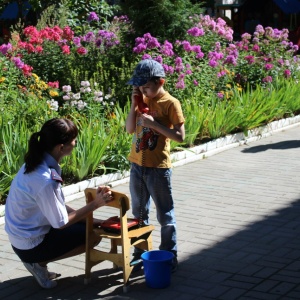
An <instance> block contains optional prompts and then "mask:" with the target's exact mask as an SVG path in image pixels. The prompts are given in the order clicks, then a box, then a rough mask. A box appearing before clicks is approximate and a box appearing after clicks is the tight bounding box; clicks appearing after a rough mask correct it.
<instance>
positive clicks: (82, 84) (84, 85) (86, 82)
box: [80, 81, 90, 87]
mask: <svg viewBox="0 0 300 300" xmlns="http://www.w3.org/2000/svg"><path fill="white" fill-rule="evenodd" d="M80 85H81V86H83V87H88V86H90V83H89V82H88V81H81V83H80Z"/></svg>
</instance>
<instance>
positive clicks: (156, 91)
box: [126, 59, 185, 271]
mask: <svg viewBox="0 0 300 300" xmlns="http://www.w3.org/2000/svg"><path fill="white" fill-rule="evenodd" d="M164 78H165V72H164V69H163V66H162V65H161V64H160V63H158V62H157V61H155V60H152V59H145V60H142V61H141V62H139V64H138V65H137V66H136V68H135V70H134V73H133V76H132V78H131V79H130V80H129V81H128V83H127V84H130V85H133V90H132V96H131V100H132V103H131V108H130V112H129V114H128V116H127V119H126V131H127V132H128V133H130V134H134V136H133V143H132V147H131V151H130V154H129V157H128V159H129V160H130V162H131V170H130V184H129V188H130V194H131V202H132V213H133V215H134V216H135V217H136V218H140V219H141V221H143V222H144V223H145V224H148V222H149V208H150V197H151V198H152V199H153V201H154V203H155V206H156V210H157V220H158V222H159V223H160V225H161V244H160V246H159V249H160V250H167V251H171V252H172V253H173V254H174V259H173V266H172V270H173V271H175V270H176V269H177V239H176V221H175V214H174V201H173V197H172V187H171V174H172V169H171V158H170V140H174V141H176V142H179V143H182V142H183V140H184V138H185V129H184V117H183V113H182V109H181V105H180V102H179V101H178V100H177V99H175V98H174V97H172V96H171V95H170V94H169V93H168V92H167V91H165V90H164V83H165V79H164ZM139 98H140V99H141V100H140V101H144V103H145V104H146V105H147V106H148V107H147V108H146V109H145V110H144V112H141V111H139V108H138V107H140V109H141V106H138V104H139V103H138V102H139V100H138V99H139ZM145 104H144V106H145ZM141 254H142V252H141V250H139V249H137V248H136V249H135V252H134V254H133V255H134V258H133V260H132V262H131V263H132V265H134V264H137V263H138V262H140V256H141Z"/></svg>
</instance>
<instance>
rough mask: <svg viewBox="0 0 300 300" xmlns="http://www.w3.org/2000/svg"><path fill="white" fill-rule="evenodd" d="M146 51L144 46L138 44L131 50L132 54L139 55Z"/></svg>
mask: <svg viewBox="0 0 300 300" xmlns="http://www.w3.org/2000/svg"><path fill="white" fill-rule="evenodd" d="M146 49H147V46H146V45H145V44H139V45H137V46H136V47H134V48H133V52H134V53H141V52H143V51H145V50H146Z"/></svg>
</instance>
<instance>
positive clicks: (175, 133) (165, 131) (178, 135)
mask: <svg viewBox="0 0 300 300" xmlns="http://www.w3.org/2000/svg"><path fill="white" fill-rule="evenodd" d="M139 122H140V124H141V125H142V126H145V127H149V128H152V129H154V130H155V131H157V132H159V133H160V134H162V135H164V136H165V137H167V138H169V139H171V140H174V141H175V142H178V143H182V142H183V141H184V138H185V128H184V123H179V124H176V125H174V127H173V128H168V127H166V126H164V125H162V124H160V123H158V122H157V121H155V120H154V118H153V117H152V116H150V115H147V114H142V115H141V116H140V118H139Z"/></svg>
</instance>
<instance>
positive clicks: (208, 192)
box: [0, 127, 300, 300]
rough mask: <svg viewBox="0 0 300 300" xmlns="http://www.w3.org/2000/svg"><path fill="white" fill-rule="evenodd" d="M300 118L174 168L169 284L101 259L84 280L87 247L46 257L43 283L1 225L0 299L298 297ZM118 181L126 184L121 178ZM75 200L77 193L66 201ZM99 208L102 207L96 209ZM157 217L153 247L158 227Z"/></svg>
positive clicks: (77, 202) (76, 204) (125, 189)
mask: <svg viewBox="0 0 300 300" xmlns="http://www.w3.org/2000/svg"><path fill="white" fill-rule="evenodd" d="M299 148H300V127H293V128H290V129H287V130H285V131H282V132H279V133H275V134H273V135H272V136H269V137H267V138H264V139H261V140H258V141H255V142H251V143H250V144H249V145H243V146H240V147H236V148H232V149H229V150H227V151H224V152H222V153H219V154H217V155H214V156H211V157H209V158H207V159H204V160H199V161H196V162H193V163H189V164H186V165H183V166H180V167H176V168H174V173H173V192H174V196H175V199H176V214H177V223H178V243H179V269H178V271H177V272H176V273H174V274H172V278H171V285H170V286H169V287H168V288H166V289H151V288H148V287H147V286H146V284H145V279H144V275H143V271H140V272H137V273H134V274H132V276H131V289H130V292H129V293H126V294H123V292H122V276H121V275H122V273H121V272H120V271H117V272H115V271H114V270H113V269H112V265H111V264H110V263H108V262H105V263H103V265H101V264H100V265H98V266H96V267H94V268H93V269H92V270H93V279H92V282H91V283H90V284H89V285H87V286H86V285H84V283H83V281H84V280H83V279H84V256H83V255H81V256H77V257H74V258H70V259H65V260H61V261H59V262H55V263H51V264H49V268H50V270H52V271H56V272H58V273H61V274H62V276H61V277H60V278H59V279H58V280H57V281H58V286H57V287H56V288H55V289H52V290H43V289H41V288H40V287H39V286H38V285H37V283H36V282H35V280H34V279H33V277H32V276H31V275H30V274H29V273H28V272H27V271H26V270H25V268H24V267H23V265H22V264H21V263H20V261H19V260H18V258H17V256H16V255H15V254H14V253H13V251H12V249H11V247H10V245H9V243H8V240H7V237H6V234H5V232H4V226H3V225H1V226H0V243H1V250H0V282H1V283H0V299H30V300H32V299H57V300H58V299H143V300H147V299H149V300H150V299H151V300H160V299H167V300H168V299H176V300H177V299H183V300H188V299H201V300H204V299H224V300H233V299H244V300H246V299H272V300H274V299H284V300H287V299H298V300H299V299H300V176H299V172H300V149H299ZM114 189H115V190H119V191H122V192H126V193H128V192H129V191H128V184H122V185H119V186H116V187H115V188H114ZM69 204H70V205H71V206H74V207H75V208H76V207H81V206H82V205H83V204H84V199H83V198H81V199H77V200H74V201H72V202H71V203H69ZM99 213H100V212H99ZM151 214H152V220H153V223H154V225H156V230H155V232H154V247H155V248H157V247H158V243H159V230H158V226H157V223H156V221H155V208H154V207H153V208H152V211H151Z"/></svg>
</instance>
